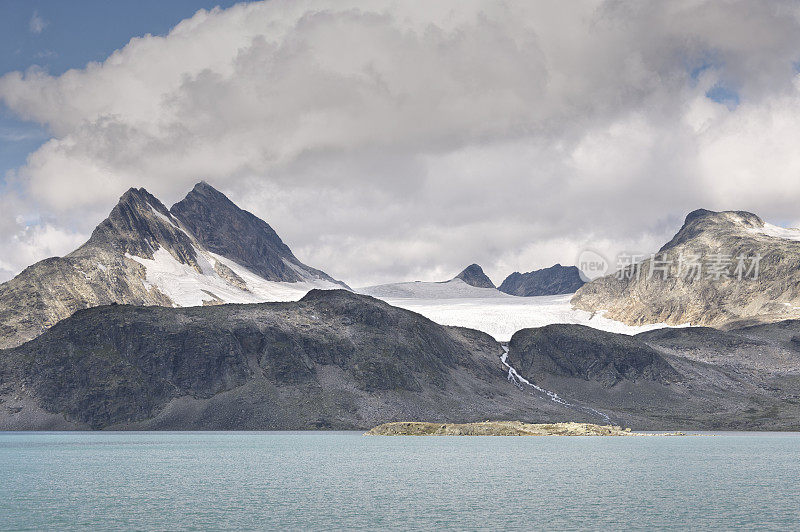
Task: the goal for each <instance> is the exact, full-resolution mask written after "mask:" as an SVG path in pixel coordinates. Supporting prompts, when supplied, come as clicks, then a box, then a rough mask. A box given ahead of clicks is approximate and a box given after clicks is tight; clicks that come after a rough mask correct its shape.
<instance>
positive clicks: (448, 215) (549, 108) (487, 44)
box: [0, 0, 800, 286]
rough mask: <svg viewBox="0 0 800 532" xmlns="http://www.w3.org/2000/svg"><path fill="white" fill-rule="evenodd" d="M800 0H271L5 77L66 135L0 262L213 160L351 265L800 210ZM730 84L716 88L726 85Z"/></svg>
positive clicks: (16, 101) (524, 250)
mask: <svg viewBox="0 0 800 532" xmlns="http://www.w3.org/2000/svg"><path fill="white" fill-rule="evenodd" d="M798 65H800V9H798V4H797V3H796V2H786V3H782V2H696V1H676V2H648V3H644V2H617V1H614V2H581V3H578V2H563V1H555V2H514V3H506V2H492V3H487V2H465V1H463V0H452V1H444V2H434V3H431V2H415V3H407V2H349V1H336V2H313V1H291V2H284V1H277V0H276V1H271V2H268V3H263V4H262V3H257V4H249V5H239V6H235V7H233V8H230V9H227V10H224V11H221V10H214V11H211V12H205V11H200V12H198V13H197V14H196V15H194V16H193V17H191V18H190V19H187V20H184V21H183V22H181V23H180V24H179V25H178V26H176V27H175V28H174V29H173V30H172V32H171V33H170V34H169V35H168V36H166V37H152V36H146V37H143V38H136V39H133V40H131V42H130V43H129V44H128V45H127V46H125V47H124V48H123V49H121V50H118V51H117V52H115V53H114V54H113V55H111V56H110V57H109V58H108V59H107V60H106V61H105V62H103V63H102V64H97V63H94V64H89V65H87V66H86V68H84V69H81V70H71V71H68V72H66V73H64V74H63V75H60V76H51V75H49V74H48V73H47V72H44V71H41V70H36V69H30V70H28V71H27V72H11V73H7V74H5V75H4V76H2V77H0V101H2V102H4V103H5V105H7V106H8V107H9V108H10V109H11V110H12V111H14V112H15V113H17V114H18V115H19V116H20V117H22V118H23V119H26V120H30V121H33V122H37V123H40V124H43V125H45V126H46V127H47V128H48V129H49V130H50V131H51V133H52V135H53V139H52V140H50V141H49V142H47V143H45V144H44V145H43V146H42V147H41V148H39V149H38V150H37V151H35V152H34V153H32V154H31V155H30V156H29V158H28V161H27V164H26V165H25V166H23V167H21V168H19V169H17V170H15V171H13V172H12V173H11V174H10V175H8V176H6V177H7V179H6V180H7V185H6V187H5V189H4V190H3V192H2V194H3V195H2V198H1V199H0V253H1V254H0V276H2V278H8V277H10V276H11V275H13V274H15V273H17V272H18V271H20V270H21V269H22V268H24V267H25V266H27V265H28V264H30V263H31V262H33V261H35V260H37V259H40V258H44V257H45V256H48V255H52V254H61V253H65V252H68V251H70V250H71V249H73V248H74V247H75V246H76V244H78V243H80V242H81V241H82V240H84V239H85V238H87V237H88V235H89V233H90V232H91V230H92V229H93V227H94V226H95V225H96V224H97V223H98V222H99V221H101V220H102V219H103V218H104V217H105V216H106V214H107V212H108V211H109V210H110V209H111V208H112V207H113V205H114V204H115V203H116V201H117V199H118V197H119V196H120V195H121V194H122V193H123V192H124V191H125V190H126V189H127V188H129V187H131V186H135V187H140V186H143V187H145V188H147V189H148V190H149V191H151V192H152V193H154V194H155V195H156V196H158V197H159V198H161V199H162V201H164V202H165V203H166V204H167V205H168V206H169V205H171V204H172V203H173V202H174V201H177V200H178V199H180V198H181V197H182V196H183V195H184V194H185V193H186V192H187V191H188V190H189V189H190V188H191V186H192V185H193V184H194V183H195V182H197V181H198V180H201V179H205V180H207V181H208V182H209V183H211V184H212V185H214V186H216V187H217V188H219V189H221V190H222V191H224V192H226V193H227V194H228V195H229V196H230V197H231V198H232V199H233V200H234V201H235V202H237V203H238V204H239V205H240V206H242V207H244V208H247V209H248V210H250V211H252V212H254V213H255V214H256V215H258V216H260V217H262V218H263V219H265V220H267V221H268V222H269V223H270V224H271V225H272V226H273V227H274V228H275V229H276V231H277V232H278V233H279V234H280V235H281V236H282V237H283V239H284V240H285V241H286V242H287V244H289V246H290V247H291V248H292V249H293V250H294V251H295V253H296V254H297V255H298V257H299V258H300V259H301V260H303V261H304V262H306V263H308V264H309V265H312V266H314V267H318V268H321V269H323V270H325V271H327V272H328V273H330V274H331V275H333V276H334V277H337V278H339V279H342V280H344V281H347V282H348V283H349V284H351V285H352V286H360V285H364V284H371V283H378V282H389V281H396V280H409V279H427V280H441V279H445V278H449V277H451V276H453V275H455V274H456V273H458V271H459V270H460V269H461V268H463V267H464V266H466V265H468V264H470V263H472V262H478V263H479V264H481V265H482V266H483V267H484V269H485V270H486V271H487V273H489V275H490V276H491V277H492V278H493V280H494V281H495V282H498V283H499V282H500V281H502V279H503V278H504V277H505V276H506V275H507V274H508V273H510V272H512V271H514V270H521V271H529V270H532V269H536V268H540V267H546V266H549V265H551V264H553V263H555V262H561V263H562V264H573V263H575V260H576V258H577V255H578V254H579V252H580V251H581V250H582V249H585V248H587V247H588V248H591V249H596V250H599V251H601V252H603V253H606V254H607V255H611V256H613V255H614V254H615V253H617V252H619V251H622V250H627V251H642V252H650V251H655V250H656V249H658V248H659V247H660V246H661V245H662V244H663V243H664V242H665V241H666V240H667V239H668V238H669V237H670V236H671V235H672V233H674V232H675V231H676V230H677V229H678V228H679V227H680V224H681V222H682V219H683V217H684V216H685V215H686V213H687V212H689V211H691V210H693V209H696V208H699V207H704V208H710V209H715V210H721V209H744V210H750V211H753V212H756V213H757V214H759V215H761V216H762V217H764V218H766V219H767V220H770V221H772V222H774V223H779V224H783V225H792V224H795V223H797V222H798V221H800V213H799V212H798V208H797V204H798V201H797V200H798V197H800V179H798V177H800V157H798V146H800V75H798ZM709 95H710V96H712V97H713V98H714V99H712V98H711V97H709Z"/></svg>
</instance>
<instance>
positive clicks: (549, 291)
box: [498, 264, 584, 297]
mask: <svg viewBox="0 0 800 532" xmlns="http://www.w3.org/2000/svg"><path fill="white" fill-rule="evenodd" d="M583 285H584V280H583V278H582V277H581V272H580V270H579V269H578V268H577V267H576V266H562V265H561V264H555V265H553V266H550V267H549V268H544V269H541V270H535V271H532V272H528V273H519V272H514V273H512V274H511V275H509V276H508V277H506V278H505V280H503V282H502V283H501V284H500V286H499V287H498V290H500V291H501V292H505V293H506V294H511V295H512V296H523V297H533V296H550V295H559V294H571V293H573V292H575V291H576V290H578V289H579V288H580V287H581V286H583Z"/></svg>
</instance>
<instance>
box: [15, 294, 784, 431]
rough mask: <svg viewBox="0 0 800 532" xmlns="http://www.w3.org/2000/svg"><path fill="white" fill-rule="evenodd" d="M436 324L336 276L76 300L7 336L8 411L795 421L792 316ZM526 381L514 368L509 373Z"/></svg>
mask: <svg viewBox="0 0 800 532" xmlns="http://www.w3.org/2000/svg"><path fill="white" fill-rule="evenodd" d="M502 353H503V349H502V348H501V346H500V344H498V343H497V342H495V341H494V340H493V339H492V338H491V337H489V336H488V335H486V334H483V333H480V332H477V331H473V330H469V329H462V328H454V327H444V326H440V325H437V324H435V323H433V322H432V321H430V320H428V319H426V318H424V317H422V316H420V315H418V314H415V313H413V312H410V311H406V310H402V309H399V308H396V307H392V306H390V305H388V304H386V303H384V302H382V301H380V300H377V299H373V298H371V297H368V296H362V295H357V294H353V293H351V292H348V291H345V290H334V291H320V290H315V291H312V292H310V293H309V294H308V295H307V296H306V297H305V298H304V299H303V300H301V301H299V302H293V303H263V304H251V305H221V306H212V307H192V308H164V307H155V306H154V307H136V306H127V305H110V306H102V307H96V308H91V309H87V310H82V311H79V312H77V313H75V314H74V315H73V316H72V317H70V318H67V319H65V320H63V321H61V322H60V323H58V324H57V325H55V326H54V327H52V328H50V329H49V330H48V331H46V332H45V333H44V334H42V335H41V336H39V337H38V338H36V339H34V340H32V341H30V342H27V343H25V344H23V345H21V346H19V347H16V348H13V349H6V350H2V351H0V430H3V429H6V430H8V429H87V428H106V429H107V428H112V429H187V430H188V429H208V430H216V429H242V430H243V429H253V430H255V429H313V428H331V429H366V428H369V427H371V426H375V425H378V424H381V423H385V422H391V421H432V422H436V423H439V422H441V423H464V422H475V421H483V420H486V419H496V420H504V419H505V420H522V421H525V422H534V423H541V422H559V421H583V422H594V423H600V424H607V423H613V424H618V425H624V426H630V427H633V428H636V429H649V430H657V429H665V430H667V429H783V430H786V429H794V430H797V429H798V428H800V322H798V321H788V322H783V323H776V324H771V325H761V326H757V327H748V328H745V329H739V330H735V331H718V330H715V329H708V328H692V329H676V330H663V331H653V332H648V333H645V334H642V335H638V336H634V337H630V336H625V335H618V334H613V333H606V332H603V331H598V330H595V329H591V328H589V327H584V326H578V325H549V326H546V327H542V328H538V329H525V330H522V331H520V332H518V333H516V334H515V335H514V337H513V338H512V340H511V342H510V344H509V346H508V355H507V358H506V362H507V363H508V364H510V365H511V367H512V368H514V369H509V368H508V367H507V366H505V365H504V364H503V362H502V361H501V355H502ZM514 371H516V372H517V373H518V374H519V375H521V376H522V377H524V378H525V379H527V380H528V381H530V382H531V383H532V384H533V385H528V384H525V383H524V382H523V381H521V380H520V379H519V378H517V377H516V375H515V374H514Z"/></svg>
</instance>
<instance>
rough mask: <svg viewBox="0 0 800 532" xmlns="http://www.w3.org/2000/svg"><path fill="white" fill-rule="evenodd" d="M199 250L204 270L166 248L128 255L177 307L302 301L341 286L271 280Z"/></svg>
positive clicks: (317, 281)
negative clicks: (227, 273) (231, 278)
mask: <svg viewBox="0 0 800 532" xmlns="http://www.w3.org/2000/svg"><path fill="white" fill-rule="evenodd" d="M195 253H196V254H197V262H198V264H199V265H200V269H201V270H202V273H201V272H198V271H197V270H195V269H194V268H193V267H191V266H189V265H188V264H183V263H181V262H179V261H178V260H177V259H175V257H173V256H172V254H171V253H170V252H169V251H167V250H166V249H164V248H159V249H157V250H156V251H155V252H154V253H153V259H152V260H151V259H144V258H142V257H136V256H133V255H129V254H126V255H125V256H126V257H128V258H129V259H132V260H135V261H136V262H138V263H139V264H141V265H143V266H144V267H145V269H146V271H147V274H146V277H145V281H144V283H145V288H147V289H148V290H150V289H152V287H156V288H158V290H159V291H160V292H161V293H163V294H164V295H166V296H167V297H169V298H170V299H171V300H172V302H173V304H174V306H176V307H194V306H199V305H202V304H203V303H263V302H265V301H298V300H299V299H301V298H302V297H303V296H304V295H306V294H307V293H308V291H309V290H312V289H314V288H323V289H332V288H341V286H339V285H337V284H334V283H331V282H328V281H324V280H321V279H313V280H309V281H305V282H298V283H285V282H275V281H267V280H265V279H263V278H261V277H259V276H258V275H256V274H254V273H253V272H251V271H250V270H248V269H247V268H245V267H244V266H241V265H239V264H237V263H235V262H233V261H232V260H229V259H226V258H225V257H222V256H220V255H217V254H215V253H211V252H207V251H201V250H199V249H197V248H195ZM217 263H220V264H223V265H225V266H227V267H228V268H230V269H231V270H232V271H233V272H234V273H235V274H236V275H238V276H239V277H240V278H241V279H242V280H243V281H244V282H245V283H246V285H247V290H242V289H241V288H239V287H238V286H235V285H234V284H231V283H230V282H228V281H227V280H226V279H224V278H223V277H222V276H220V275H219V274H218V273H217V271H216V269H215V268H214V266H215V265H216V264H217Z"/></svg>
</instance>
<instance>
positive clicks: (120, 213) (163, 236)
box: [71, 188, 196, 266]
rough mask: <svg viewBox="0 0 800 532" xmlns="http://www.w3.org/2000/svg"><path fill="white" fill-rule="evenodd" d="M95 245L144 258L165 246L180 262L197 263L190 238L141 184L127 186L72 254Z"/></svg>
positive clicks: (194, 264) (74, 254) (94, 247)
mask: <svg viewBox="0 0 800 532" xmlns="http://www.w3.org/2000/svg"><path fill="white" fill-rule="evenodd" d="M96 248H101V249H104V250H106V251H109V252H113V253H117V254H123V255H124V254H128V255H133V256H137V257H141V258H146V259H152V258H153V253H154V252H155V251H157V250H158V249H159V248H165V249H166V250H168V251H169V252H170V254H172V256H173V257H175V259H176V260H178V261H179V262H182V263H184V264H190V265H192V266H196V253H195V250H194V247H193V245H192V240H191V238H190V237H189V235H187V234H186V232H185V231H183V230H182V229H181V228H180V227H179V222H178V221H177V220H176V219H175V218H174V217H173V216H172V214H170V212H169V210H167V208H166V207H165V206H164V204H163V203H161V201H159V199H158V198H156V197H155V196H153V195H152V194H150V193H149V192H148V191H147V190H145V189H144V188H138V189H137V188H131V189H128V191H127V192H125V193H124V194H123V195H122V197H120V199H119V202H118V203H117V204H116V206H114V208H113V209H112V210H111V213H110V214H109V215H108V218H106V219H105V220H103V221H102V222H101V223H100V224H99V225H98V226H97V227H96V228H95V230H94V231H93V232H92V236H91V238H90V239H89V240H88V241H87V242H86V244H84V245H83V246H81V248H79V249H78V250H76V251H74V252H73V253H72V254H71V255H72V256H79V255H81V254H83V253H84V252H85V251H86V250H87V249H96Z"/></svg>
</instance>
